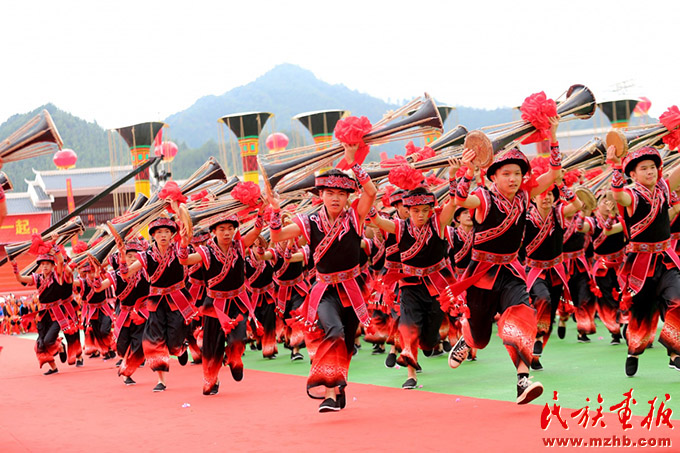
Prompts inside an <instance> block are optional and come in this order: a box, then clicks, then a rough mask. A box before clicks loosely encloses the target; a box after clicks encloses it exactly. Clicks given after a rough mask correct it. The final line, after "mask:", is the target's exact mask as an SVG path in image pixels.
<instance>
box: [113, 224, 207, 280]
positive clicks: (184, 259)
mask: <svg viewBox="0 0 680 453" xmlns="http://www.w3.org/2000/svg"><path fill="white" fill-rule="evenodd" d="M179 237H180V242H179V246H180V253H179V256H178V257H177V258H178V259H179V264H181V265H182V266H193V265H194V264H198V263H200V262H201V261H203V258H202V257H201V255H200V254H198V253H189V251H188V250H187V247H189V242H190V241H191V235H190V234H189V232H188V231H187V228H186V226H184V222H179ZM121 256H125V255H121ZM137 263H139V261H135V263H134V264H137ZM140 265H141V263H140ZM125 278H127V277H125Z"/></svg>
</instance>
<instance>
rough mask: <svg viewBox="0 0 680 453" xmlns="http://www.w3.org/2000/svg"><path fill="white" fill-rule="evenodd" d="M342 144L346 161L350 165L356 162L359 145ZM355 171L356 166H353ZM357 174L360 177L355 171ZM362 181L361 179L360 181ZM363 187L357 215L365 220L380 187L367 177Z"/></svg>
mask: <svg viewBox="0 0 680 453" xmlns="http://www.w3.org/2000/svg"><path fill="white" fill-rule="evenodd" d="M342 146H343V147H344V148H345V162H347V163H349V164H350V165H351V164H352V163H353V162H354V159H355V155H356V152H357V149H358V148H359V145H348V144H346V143H343V144H342ZM352 170H353V171H354V168H352ZM355 176H357V179H359V178H358V176H359V175H358V174H356V172H355ZM360 183H361V181H360ZM361 187H362V188H363V190H362V192H361V197H359V203H358V204H357V216H358V217H359V219H360V220H363V219H365V218H366V216H367V215H368V211H370V210H371V207H372V206H373V203H374V202H375V196H376V195H377V194H378V189H376V188H375V184H373V181H371V178H366V180H365V181H363V184H361Z"/></svg>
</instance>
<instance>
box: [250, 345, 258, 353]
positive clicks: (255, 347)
mask: <svg viewBox="0 0 680 453" xmlns="http://www.w3.org/2000/svg"><path fill="white" fill-rule="evenodd" d="M250 350H251V351H257V345H256V344H255V343H250Z"/></svg>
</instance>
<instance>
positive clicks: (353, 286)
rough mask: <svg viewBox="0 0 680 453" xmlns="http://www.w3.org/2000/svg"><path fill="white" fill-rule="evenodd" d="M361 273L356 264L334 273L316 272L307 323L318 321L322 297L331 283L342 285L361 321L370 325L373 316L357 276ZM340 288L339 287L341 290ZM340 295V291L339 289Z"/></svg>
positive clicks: (310, 295)
mask: <svg viewBox="0 0 680 453" xmlns="http://www.w3.org/2000/svg"><path fill="white" fill-rule="evenodd" d="M359 275H361V270H360V269H359V266H354V267H353V268H352V269H349V270H347V271H342V272H336V273H333V274H321V273H319V271H317V272H316V284H315V285H314V287H313V288H312V291H311V293H310V294H309V306H308V309H307V323H308V324H312V323H314V322H315V321H316V318H317V314H316V312H317V310H318V308H319V303H320V302H321V297H323V294H324V293H325V292H326V288H328V286H329V285H334V286H341V287H342V288H343V289H344V291H345V294H346V295H347V297H348V299H349V301H350V303H351V304H352V308H353V309H354V313H356V315H357V318H359V322H361V323H362V324H363V325H365V326H368V325H369V324H370V322H371V318H370V316H369V315H368V309H367V308H366V302H365V301H364V295H363V294H362V292H361V288H359V284H358V283H357V280H356V278H357V277H358V276H359ZM339 289H340V288H338V290H339ZM338 293H339V295H340V297H342V295H341V294H340V291H338Z"/></svg>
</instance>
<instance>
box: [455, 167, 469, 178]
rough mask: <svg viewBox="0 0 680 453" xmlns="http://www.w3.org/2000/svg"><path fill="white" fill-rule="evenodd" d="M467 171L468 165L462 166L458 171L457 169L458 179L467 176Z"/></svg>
mask: <svg viewBox="0 0 680 453" xmlns="http://www.w3.org/2000/svg"><path fill="white" fill-rule="evenodd" d="M465 173H467V167H460V168H459V169H458V171H456V179H459V178H462V177H463V176H465Z"/></svg>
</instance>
